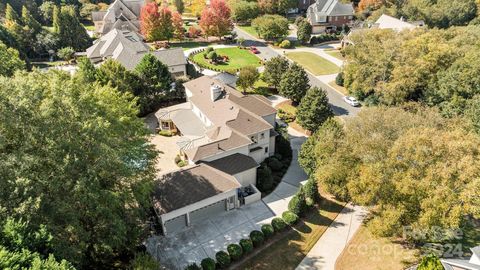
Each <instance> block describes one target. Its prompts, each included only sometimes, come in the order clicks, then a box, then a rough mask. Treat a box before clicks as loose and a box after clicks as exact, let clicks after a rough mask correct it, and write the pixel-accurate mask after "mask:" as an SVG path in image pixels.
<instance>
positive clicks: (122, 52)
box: [87, 29, 187, 76]
mask: <svg viewBox="0 0 480 270" xmlns="http://www.w3.org/2000/svg"><path fill="white" fill-rule="evenodd" d="M148 53H151V54H153V55H154V56H155V57H157V59H158V60H160V61H161V62H162V63H164V64H165V65H167V66H168V69H169V71H170V73H171V74H172V75H173V76H185V75H186V74H187V60H186V58H185V55H184V53H183V50H182V48H175V49H163V50H156V51H150V46H148V44H146V43H145V42H143V39H142V37H141V36H140V35H139V34H137V33H135V32H131V31H126V30H119V29H112V30H111V31H110V32H108V33H107V34H106V35H103V36H102V37H100V38H99V39H97V40H96V41H95V43H94V44H93V45H92V46H91V47H90V48H88V49H87V57H88V58H89V59H90V61H92V63H94V64H101V63H102V62H103V61H105V60H106V59H109V58H112V59H115V60H116V61H118V62H119V63H121V64H122V65H123V66H125V68H126V69H128V70H133V69H134V68H135V67H136V66H137V64H138V63H139V62H140V60H141V59H142V58H143V57H144V56H145V55H146V54H148Z"/></svg>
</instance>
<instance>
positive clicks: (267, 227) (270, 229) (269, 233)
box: [262, 224, 275, 239]
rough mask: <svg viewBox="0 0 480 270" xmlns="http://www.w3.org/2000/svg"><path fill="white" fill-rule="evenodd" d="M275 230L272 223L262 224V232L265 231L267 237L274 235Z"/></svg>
mask: <svg viewBox="0 0 480 270" xmlns="http://www.w3.org/2000/svg"><path fill="white" fill-rule="evenodd" d="M274 232H275V231H274V230H273V227H272V225H270V224H264V225H262V233H263V235H264V236H265V238H266V239H268V238H270V237H272V236H273V233H274Z"/></svg>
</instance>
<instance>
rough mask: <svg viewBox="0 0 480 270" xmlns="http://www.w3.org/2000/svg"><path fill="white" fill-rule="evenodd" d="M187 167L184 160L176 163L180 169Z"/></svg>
mask: <svg viewBox="0 0 480 270" xmlns="http://www.w3.org/2000/svg"><path fill="white" fill-rule="evenodd" d="M187 165H188V162H187V161H185V160H180V161H179V162H178V163H177V166H178V167H180V168H181V167H185V166H187Z"/></svg>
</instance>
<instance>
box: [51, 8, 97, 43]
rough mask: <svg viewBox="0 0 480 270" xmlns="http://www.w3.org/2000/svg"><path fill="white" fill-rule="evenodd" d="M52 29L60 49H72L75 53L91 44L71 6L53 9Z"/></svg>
mask: <svg viewBox="0 0 480 270" xmlns="http://www.w3.org/2000/svg"><path fill="white" fill-rule="evenodd" d="M53 28H54V32H55V33H56V34H57V35H58V38H59V43H60V46H61V47H62V48H63V47H72V48H73V49H74V50H76V51H83V50H85V49H86V48H88V47H89V46H90V45H91V43H92V42H91V39H90V37H89V36H88V34H87V31H86V30H85V28H84V27H83V26H82V24H81V23H80V21H79V20H78V17H77V15H76V12H75V9H74V7H72V6H62V7H61V8H60V10H58V9H54V18H53Z"/></svg>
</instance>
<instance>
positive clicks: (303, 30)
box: [297, 19, 312, 44]
mask: <svg viewBox="0 0 480 270" xmlns="http://www.w3.org/2000/svg"><path fill="white" fill-rule="evenodd" d="M311 36H312V25H311V24H310V23H309V22H308V21H307V20H306V19H303V20H301V21H300V22H299V23H298V26H297V38H298V40H300V41H301V42H302V43H303V44H305V43H308V42H309V41H310V37H311Z"/></svg>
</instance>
